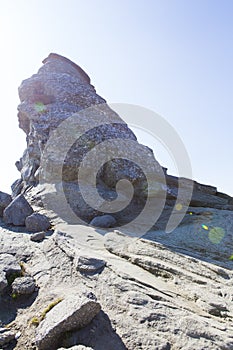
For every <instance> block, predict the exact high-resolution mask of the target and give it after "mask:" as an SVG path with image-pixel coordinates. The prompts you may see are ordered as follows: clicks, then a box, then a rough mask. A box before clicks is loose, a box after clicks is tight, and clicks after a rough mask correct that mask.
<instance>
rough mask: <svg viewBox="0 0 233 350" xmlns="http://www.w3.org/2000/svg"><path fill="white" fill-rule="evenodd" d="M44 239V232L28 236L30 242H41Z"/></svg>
mask: <svg viewBox="0 0 233 350" xmlns="http://www.w3.org/2000/svg"><path fill="white" fill-rule="evenodd" d="M44 239H45V232H44V231H43V232H36V233H33V234H32V235H30V240H31V241H33V242H42V241H43V240H44Z"/></svg>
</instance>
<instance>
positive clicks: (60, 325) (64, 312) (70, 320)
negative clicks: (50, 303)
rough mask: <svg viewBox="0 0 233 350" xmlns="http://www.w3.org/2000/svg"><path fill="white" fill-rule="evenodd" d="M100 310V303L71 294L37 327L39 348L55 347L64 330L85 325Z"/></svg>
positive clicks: (40, 349)
mask: <svg viewBox="0 0 233 350" xmlns="http://www.w3.org/2000/svg"><path fill="white" fill-rule="evenodd" d="M99 311H100V304H98V303H97V302H95V301H93V300H90V299H88V298H86V297H78V296H77V295H73V296H69V297H68V298H67V299H65V300H63V301H62V302H61V303H59V304H58V305H56V306H55V307H54V308H53V309H52V310H51V311H50V312H49V313H48V314H47V315H46V318H45V319H44V321H42V322H41V323H40V324H39V326H38V328H37V331H36V333H37V336H36V344H37V346H38V349H39V350H46V349H48V348H49V349H51V350H52V349H55V348H56V345H57V344H58V343H59V337H60V336H61V335H62V333H64V332H68V331H71V330H74V329H77V328H82V327H85V326H86V325H87V324H88V323H90V322H91V320H92V319H93V318H94V317H95V316H96V315H97V314H98V312H99Z"/></svg>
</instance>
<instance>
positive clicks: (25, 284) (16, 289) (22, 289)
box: [12, 277, 36, 295]
mask: <svg viewBox="0 0 233 350" xmlns="http://www.w3.org/2000/svg"><path fill="white" fill-rule="evenodd" d="M35 289H36V284H35V281H34V279H33V278H32V277H17V278H16V279H15V280H14V282H13V283H12V293H13V294H17V295H24V294H32V293H33V292H34V291H35Z"/></svg>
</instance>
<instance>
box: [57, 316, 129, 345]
mask: <svg viewBox="0 0 233 350" xmlns="http://www.w3.org/2000/svg"><path fill="white" fill-rule="evenodd" d="M79 344H81V345H85V346H90V347H91V348H93V349H94V350H107V349H111V350H127V348H126V346H125V344H124V343H123V341H122V340H121V338H120V337H119V335H118V334H117V333H116V332H115V330H114V329H113V327H112V324H111V321H110V319H109V317H108V315H107V314H106V313H104V312H103V311H100V312H99V314H98V315H97V316H96V317H95V318H94V319H93V320H92V322H91V323H90V324H89V325H88V326H86V327H84V328H82V329H80V330H77V331H73V332H67V333H65V334H63V336H62V338H61V341H60V345H59V347H61V346H63V347H65V348H69V347H71V346H74V345H79Z"/></svg>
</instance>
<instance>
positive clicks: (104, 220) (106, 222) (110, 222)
mask: <svg viewBox="0 0 233 350" xmlns="http://www.w3.org/2000/svg"><path fill="white" fill-rule="evenodd" d="M90 225H92V226H95V227H102V228H108V227H114V226H115V225H116V219H115V218H114V217H113V216H112V215H102V216H96V217H95V218H94V219H92V220H91V222H90Z"/></svg>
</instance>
